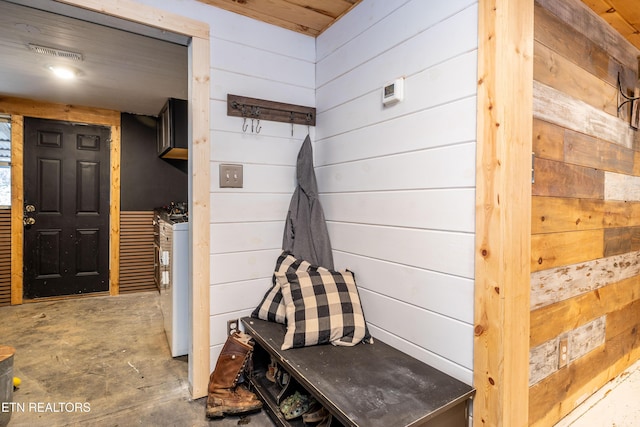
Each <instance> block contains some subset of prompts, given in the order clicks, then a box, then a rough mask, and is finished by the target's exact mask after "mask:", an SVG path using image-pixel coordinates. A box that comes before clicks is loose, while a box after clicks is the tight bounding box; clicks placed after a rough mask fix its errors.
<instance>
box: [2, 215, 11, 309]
mask: <svg viewBox="0 0 640 427" xmlns="http://www.w3.org/2000/svg"><path fill="white" fill-rule="evenodd" d="M5 305H11V209H0V307H3V306H5Z"/></svg>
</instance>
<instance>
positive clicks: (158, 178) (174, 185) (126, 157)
mask: <svg viewBox="0 0 640 427" xmlns="http://www.w3.org/2000/svg"><path fill="white" fill-rule="evenodd" d="M156 122H157V119H156V118H155V117H150V116H138V115H134V114H122V141H121V145H122V146H121V162H120V168H121V169H120V181H121V190H120V197H121V210H122V211H147V210H152V209H153V208H156V207H161V206H165V205H168V204H169V203H170V202H172V201H173V202H186V201H187V200H188V199H187V197H188V175H187V161H186V160H165V159H161V158H159V157H158V154H157V152H156V147H157V145H156V134H157V131H156Z"/></svg>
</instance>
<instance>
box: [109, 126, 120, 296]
mask: <svg viewBox="0 0 640 427" xmlns="http://www.w3.org/2000/svg"><path fill="white" fill-rule="evenodd" d="M119 117H120V116H119ZM120 130H121V129H120V123H118V124H117V125H113V126H111V143H110V144H109V147H110V153H109V160H110V163H111V164H110V168H111V178H110V181H111V186H110V188H111V195H110V205H109V229H110V232H109V235H110V238H109V242H110V245H109V258H110V259H109V266H110V268H109V294H110V295H112V296H115V295H119V294H120V153H121V150H120V145H121V144H120V141H121V134H120Z"/></svg>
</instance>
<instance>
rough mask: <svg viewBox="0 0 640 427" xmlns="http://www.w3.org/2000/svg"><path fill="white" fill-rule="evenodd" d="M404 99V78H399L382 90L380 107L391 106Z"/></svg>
mask: <svg viewBox="0 0 640 427" xmlns="http://www.w3.org/2000/svg"><path fill="white" fill-rule="evenodd" d="M403 98H404V77H400V78H399V79H396V80H394V81H392V82H390V83H388V84H386V85H384V87H383V88H382V105H384V106H387V105H393V104H395V103H397V102H400V101H402V99H403Z"/></svg>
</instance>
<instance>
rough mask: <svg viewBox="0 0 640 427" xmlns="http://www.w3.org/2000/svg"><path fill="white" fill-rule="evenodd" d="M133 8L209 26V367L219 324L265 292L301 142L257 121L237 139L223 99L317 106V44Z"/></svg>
mask: <svg viewBox="0 0 640 427" xmlns="http://www.w3.org/2000/svg"><path fill="white" fill-rule="evenodd" d="M139 1H140V0H139ZM141 2H144V3H147V4H151V5H153V6H155V7H157V8H159V9H165V10H169V11H171V12H173V13H176V14H179V15H182V16H188V17H190V18H193V19H197V20H199V21H203V22H206V23H208V24H209V26H210V32H211V38H210V40H211V118H210V126H211V279H210V282H211V292H210V312H211V317H210V344H211V352H210V359H211V360H210V365H211V369H213V368H214V366H215V362H216V360H217V358H218V354H219V353H220V349H221V347H222V344H223V343H224V341H225V340H226V323H227V320H230V319H237V318H239V317H242V316H247V315H249V314H250V313H251V311H252V310H253V309H254V308H255V307H256V306H257V305H258V303H259V302H260V300H261V298H262V296H263V295H264V292H265V291H266V290H267V289H268V287H269V285H270V280H271V274H273V268H274V266H275V262H276V259H277V257H278V255H279V253H280V251H281V247H282V233H283V230H284V219H285V217H286V212H287V209H288V207H289V201H290V200H291V194H292V193H293V190H294V188H295V163H296V157H297V154H298V150H299V149H300V146H301V144H302V141H303V139H304V137H305V136H306V134H307V127H306V126H296V127H295V128H294V136H293V137H292V136H291V125H288V124H285V123H275V122H261V127H262V130H261V131H260V133H259V134H256V133H251V125H250V124H249V130H248V132H246V133H243V132H242V129H241V127H242V119H240V118H238V117H228V116H227V106H226V99H227V94H228V93H232V94H235V95H243V96H249V97H252V98H262V99H268V100H273V101H279V102H287V103H292V104H300V105H307V106H315V40H314V39H313V38H312V37H308V36H304V35H301V34H298V33H294V32H292V31H288V30H284V29H281V28H278V27H275V26H273V25H269V24H265V23H262V22H259V21H255V20H253V19H249V18H246V17H243V16H240V15H237V14H234V13H231V12H227V11H224V10H221V9H218V8H215V7H212V6H208V5H206V4H204V3H199V2H196V1H194V0H181V1H173V2H167V1H163V0H141ZM310 131H311V136H312V138H313V137H314V133H315V130H314V129H313V128H312V129H310ZM220 163H241V164H243V166H244V188H241V189H227V188H224V189H221V188H219V184H218V167H219V165H220Z"/></svg>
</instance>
